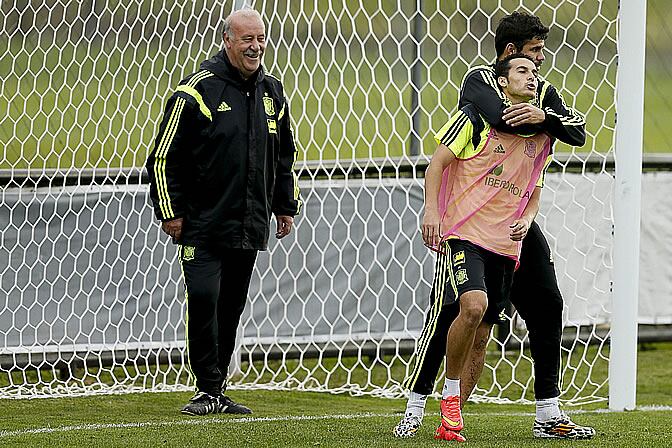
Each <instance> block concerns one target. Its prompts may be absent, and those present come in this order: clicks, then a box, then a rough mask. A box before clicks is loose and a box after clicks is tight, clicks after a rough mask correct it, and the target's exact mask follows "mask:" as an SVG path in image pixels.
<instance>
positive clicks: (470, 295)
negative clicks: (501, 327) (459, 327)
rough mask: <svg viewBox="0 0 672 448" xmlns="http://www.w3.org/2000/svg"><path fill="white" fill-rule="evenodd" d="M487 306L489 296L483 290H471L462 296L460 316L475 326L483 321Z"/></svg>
mask: <svg viewBox="0 0 672 448" xmlns="http://www.w3.org/2000/svg"><path fill="white" fill-rule="evenodd" d="M487 308H488V298H487V296H486V295H485V293H484V292H483V291H469V292H466V293H464V294H462V296H460V316H461V318H462V319H464V320H465V321H466V322H467V323H469V324H470V325H472V326H474V327H476V326H478V325H479V324H480V323H481V320H482V319H483V315H484V314H485V310H486V309H487Z"/></svg>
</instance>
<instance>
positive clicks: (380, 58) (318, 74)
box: [0, 0, 672, 169]
mask: <svg viewBox="0 0 672 448" xmlns="http://www.w3.org/2000/svg"><path fill="white" fill-rule="evenodd" d="M65 3H66V4H67V5H68V6H67V7H66V8H64V9H62V10H61V9H58V8H57V9H49V8H47V7H46V6H44V7H36V8H35V10H34V12H33V9H28V10H24V11H22V15H20V14H19V13H18V10H14V9H12V8H11V5H10V4H9V3H8V4H7V5H4V6H3V12H5V13H6V14H7V22H6V23H7V27H6V30H7V33H6V34H5V33H2V34H0V77H1V78H2V79H3V83H2V85H1V86H0V93H1V94H0V112H2V114H0V148H2V153H0V168H15V169H18V168H28V167H31V168H36V169H41V168H62V169H67V168H70V167H77V168H92V167H119V166H125V167H130V166H142V165H143V163H144V161H145V158H146V154H147V151H148V150H149V149H150V148H151V147H152V145H153V141H154V138H155V133H156V131H157V129H158V122H159V120H160V118H161V114H162V109H163V105H164V103H165V99H166V98H167V96H168V95H169V94H170V92H171V91H172V89H173V88H174V86H175V85H176V84H177V82H178V81H179V80H180V79H181V77H182V76H184V75H186V74H188V73H190V72H192V71H194V70H195V69H196V68H197V64H198V62H199V61H200V60H202V59H204V58H206V57H208V56H209V55H210V54H212V53H213V52H214V51H215V50H216V49H217V48H218V47H219V42H218V40H219V37H218V31H217V30H218V29H219V22H218V17H221V15H223V14H225V12H226V11H228V10H230V7H231V2H230V1H228V2H226V1H225V2H215V1H213V0H199V1H196V2H194V3H193V4H191V5H190V6H189V7H186V6H179V7H177V6H176V7H171V8H168V7H167V6H166V5H165V3H164V2H161V1H157V0H137V1H130V0H127V1H123V2H118V3H119V7H116V8H112V7H111V6H106V3H105V2H100V3H96V4H95V6H90V7H91V8H95V11H93V12H95V13H96V14H95V15H93V16H89V17H96V18H97V19H96V20H94V19H91V18H89V19H87V20H84V19H83V18H82V17H84V16H86V14H87V11H86V10H85V9H86V8H87V6H82V7H81V8H79V7H78V6H77V2H65ZM428 3H429V2H428ZM500 3H501V4H502V6H503V7H504V8H507V9H509V10H511V9H514V8H515V7H516V5H518V4H519V2H517V1H514V0H505V1H503V2H500ZM528 3H529V5H530V7H534V8H536V9H535V13H537V14H539V15H540V16H541V17H542V18H543V19H544V20H545V21H546V22H548V23H551V21H553V27H552V32H551V35H550V36H549V39H548V48H549V58H548V62H547V64H546V65H545V66H544V68H543V70H542V72H543V73H544V75H545V76H547V77H548V79H549V80H551V81H552V82H553V83H554V84H556V85H557V86H558V87H559V88H560V89H561V91H562V92H563V93H564V95H565V97H566V99H567V101H568V102H569V103H571V104H575V106H576V108H577V109H578V110H580V111H582V112H584V113H585V114H586V116H587V123H588V124H587V129H588V133H589V138H588V142H587V145H586V146H585V147H584V148H583V149H582V150H581V151H590V150H595V151H599V152H606V151H608V150H609V149H610V147H611V143H612V139H613V123H614V115H615V114H614V113H615V111H614V108H613V98H614V91H613V86H614V85H615V67H616V64H615V59H614V56H615V51H616V46H615V42H614V39H615V26H614V19H615V14H616V8H615V4H616V3H615V1H612V2H604V3H603V4H600V5H599V6H597V4H596V3H594V2H579V3H580V4H579V5H578V6H577V5H574V3H571V2H570V3H565V4H562V5H560V6H557V7H555V8H553V9H552V8H549V7H545V6H539V7H537V6H536V5H537V4H539V3H541V2H538V1H534V2H528ZM359 4H360V3H359V2H357V1H355V0H348V1H347V2H345V3H344V4H342V5H341V4H333V5H332V4H331V3H329V2H322V3H313V2H292V3H291V5H290V4H287V5H285V1H284V0H282V1H280V0H278V1H275V2H265V3H264V15H265V17H267V18H269V29H270V37H271V39H270V42H271V45H270V47H269V51H268V52H267V55H266V58H265V64H266V65H267V66H268V67H271V69H272V71H273V72H274V73H276V74H279V75H281V76H282V78H283V80H284V82H285V86H286V90H287V93H288V96H289V97H290V99H291V107H292V116H293V120H294V122H295V123H296V132H297V137H298V138H297V141H298V142H299V146H300V148H301V150H302V151H303V153H302V154H301V156H302V158H305V159H309V160H334V159H340V160H350V159H353V158H371V157H384V156H392V157H398V156H402V155H404V154H408V150H409V146H410V140H411V137H410V132H411V116H412V114H413V111H412V109H411V91H412V87H411V75H410V73H411V71H412V70H411V67H412V65H413V54H414V48H415V44H414V43H413V39H412V38H411V35H410V34H411V30H410V29H409V27H410V26H411V25H410V24H411V23H412V21H411V20H410V17H412V15H413V10H412V8H411V9H408V7H411V6H413V5H414V3H413V2H407V3H403V5H404V8H406V9H402V10H401V11H400V10H399V6H398V2H392V1H383V2H378V3H375V2H372V3H367V2H364V3H363V6H362V7H360V6H358V5H359ZM91 5H93V3H92V4H91ZM339 5H340V6H339ZM451 5H452V4H451ZM494 5H495V3H493V4H492V5H490V4H480V5H479V6H478V7H479V8H481V11H480V12H479V11H477V10H476V9H475V8H476V6H474V5H461V6H460V7H461V8H462V9H461V12H456V11H455V10H454V9H453V8H454V6H449V5H448V4H446V5H444V6H442V8H443V9H442V10H441V11H435V10H434V9H432V8H436V5H431V4H426V5H425V8H426V10H424V11H423V14H424V15H425V17H428V19H427V20H426V28H427V29H423V30H421V31H420V32H421V33H422V35H423V36H425V37H424V38H423V41H422V56H421V68H420V73H421V84H420V86H421V87H420V106H421V111H420V115H419V118H420V128H419V134H420V139H421V141H422V148H423V151H427V152H430V151H432V150H433V148H434V142H433V140H432V135H433V131H434V130H436V129H438V128H439V127H440V126H441V125H442V124H443V122H444V121H445V120H446V118H447V117H448V113H449V112H450V111H453V110H454V109H455V103H456V98H457V88H458V86H459V84H460V81H461V79H462V76H463V75H464V73H465V71H466V70H467V68H468V67H469V66H471V65H475V64H479V63H484V62H488V61H490V60H491V59H492V58H493V57H494V51H493V50H492V42H491V39H492V36H490V35H488V37H487V38H486V39H484V40H483V41H481V39H480V38H478V37H477V36H481V35H484V34H486V33H487V32H488V30H489V29H490V28H491V24H490V22H492V21H494V20H495V19H496V18H498V17H500V16H501V15H502V14H503V12H502V10H501V9H497V7H496V6H494ZM314 8H317V11H314ZM649 8H650V14H649V16H650V17H649V27H650V32H649V50H648V53H649V54H650V57H649V62H648V63H647V84H646V97H645V107H646V111H645V121H646V124H645V126H646V128H645V150H646V151H648V152H666V151H669V147H668V143H667V142H669V141H670V138H672V135H670V128H669V126H666V124H665V123H666V120H664V119H661V118H660V117H667V116H669V114H670V110H671V106H670V101H669V98H668V97H669V95H668V94H666V93H665V92H669V91H670V90H671V89H672V83H671V81H670V73H671V70H672V69H671V68H670V64H669V62H664V61H669V60H670V57H669V56H670V54H672V46H670V44H669V39H668V37H669V31H667V33H666V32H665V30H668V27H669V25H668V23H670V20H669V19H670V17H669V15H670V9H669V8H665V7H664V2H663V0H651V1H650V2H649ZM284 10H289V11H290V12H291V13H292V14H293V17H295V19H294V20H287V19H286V18H285V17H284V16H282V17H281V16H279V15H278V14H277V11H284ZM204 11H205V12H204ZM80 15H81V16H82V17H80ZM132 17H136V18H137V19H138V21H133V20H131V18H132ZM318 17H319V18H320V19H318ZM467 17H468V19H467ZM491 17H492V19H491ZM666 17H667V19H666ZM562 29H567V33H563V32H562V31H561V30H562ZM159 30H160V31H159ZM661 30H664V31H661ZM446 31H448V33H446ZM558 150H559V151H568V150H570V148H569V147H566V146H562V145H560V146H559V147H558Z"/></svg>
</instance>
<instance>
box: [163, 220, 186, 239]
mask: <svg viewBox="0 0 672 448" xmlns="http://www.w3.org/2000/svg"><path fill="white" fill-rule="evenodd" d="M183 221H184V219H183V218H175V219H171V220H170V221H163V222H162V223H161V230H163V231H164V232H165V233H166V234H167V235H169V236H171V237H172V238H174V239H175V240H176V241H179V240H180V237H181V236H182V222H183Z"/></svg>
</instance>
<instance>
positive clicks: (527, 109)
mask: <svg viewBox="0 0 672 448" xmlns="http://www.w3.org/2000/svg"><path fill="white" fill-rule="evenodd" d="M502 119H503V120H504V121H505V122H506V124H508V125H509V126H521V125H524V124H539V123H543V122H544V120H545V119H546V112H544V111H543V110H541V109H539V108H538V107H536V106H533V105H531V104H530V103H519V104H514V105H513V106H511V107H507V108H506V109H504V114H503V115H502Z"/></svg>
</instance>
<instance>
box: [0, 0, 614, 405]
mask: <svg viewBox="0 0 672 448" xmlns="http://www.w3.org/2000/svg"><path fill="white" fill-rule="evenodd" d="M250 3H252V5H253V6H255V7H256V8H257V9H258V10H259V11H260V12H261V13H262V16H263V17H264V19H265V21H266V22H267V29H268V33H269V42H270V43H269V49H268V51H267V53H266V56H265V65H266V67H267V68H268V69H269V71H270V72H272V73H274V74H276V75H277V76H279V77H280V78H281V79H282V80H283V81H284V85H285V90H286V92H287V94H288V97H289V101H290V105H291V114H292V120H293V122H294V123H295V132H296V138H297V141H298V143H299V146H300V148H301V159H302V160H301V161H300V162H301V163H300V164H299V166H300V175H301V179H302V181H301V187H302V191H303V195H304V199H305V203H306V208H305V212H304V215H303V216H301V217H300V218H299V219H298V223H297V227H296V233H295V234H293V235H292V236H291V237H289V238H288V239H285V240H283V242H282V243H274V244H272V247H271V250H270V252H269V253H263V254H260V257H259V260H258V263H257V267H256V268H255V276H254V278H253V282H252V287H251V291H250V303H249V305H248V307H247V309H246V312H245V314H244V316H243V324H242V330H241V335H242V339H241V343H242V346H241V349H240V354H241V362H240V364H239V365H238V369H239V370H238V374H237V375H236V376H234V378H233V381H232V385H233V386H235V387H269V388H286V387H289V388H296V389H307V390H329V391H349V392H351V393H373V394H377V395H385V396H395V395H399V394H401V393H402V390H401V388H400V383H401V381H402V380H403V379H404V377H405V375H406V374H407V373H408V370H409V368H410V365H409V362H410V357H411V356H410V355H411V352H412V350H413V348H414V341H415V339H416V338H417V337H418V336H419V333H420V331H421V329H422V324H423V319H424V313H425V311H426V309H427V307H428V295H429V289H430V280H431V278H432V275H433V259H432V258H433V257H432V255H431V254H430V253H428V252H427V251H426V250H425V249H424V248H423V247H422V244H421V241H420V238H419V236H418V232H417V229H418V223H419V219H420V212H421V209H422V197H423V195H422V179H421V173H422V172H423V171H424V166H425V164H426V163H427V161H428V157H430V156H431V153H432V151H433V149H434V147H435V144H434V142H433V140H432V135H433V133H434V131H435V130H437V129H438V128H439V127H440V126H441V125H442V124H443V123H444V122H445V121H446V120H447V119H448V117H449V114H450V113H452V112H454V111H455V110H456V105H457V95H458V88H459V85H460V82H461V79H462V77H463V75H464V73H465V72H466V70H467V69H468V67H470V66H473V65H476V64H483V63H489V62H490V61H492V60H494V57H495V54H494V48H493V47H494V44H493V40H494V32H493V30H494V28H495V26H496V24H497V21H498V20H499V18H501V17H502V16H503V15H504V14H506V13H509V12H512V11H514V10H516V9H526V10H528V11H530V12H533V13H535V14H537V15H539V16H540V17H541V18H542V20H543V21H544V23H546V24H547V25H549V26H550V28H551V33H550V35H549V38H548V40H547V48H548V53H549V58H548V60H547V62H546V64H545V65H544V67H543V68H542V72H543V74H544V76H545V77H546V78H547V79H548V80H549V81H550V82H552V83H553V84H554V85H555V86H556V87H557V88H558V89H559V91H560V92H561V93H562V94H563V96H564V98H565V101H566V102H567V103H568V104H569V105H570V106H573V107H575V108H576V109H578V110H579V111H581V112H583V113H585V115H586V118H587V123H588V125H587V130H588V142H587V144H586V146H585V147H584V148H581V149H578V150H575V149H572V148H568V147H566V146H564V145H558V147H557V148H556V151H558V153H557V159H558V160H559V162H560V163H559V164H558V165H556V166H555V172H552V173H549V175H548V178H547V179H548V180H547V186H546V188H545V193H544V197H543V200H542V202H543V205H542V211H541V215H540V218H539V222H540V224H542V227H544V228H545V229H546V230H547V232H546V234H547V235H548V236H549V242H550V243H551V246H552V248H553V249H554V253H555V260H556V270H557V273H558V277H559V281H560V285H561V289H562V291H563V294H564V297H565V301H566V308H565V322H566V325H567V329H566V331H565V339H564V343H565V348H564V351H563V385H562V390H563V396H562V398H564V399H567V400H570V401H571V402H573V403H578V402H585V401H594V400H600V399H604V398H605V397H606V380H607V378H606V376H607V373H606V364H607V362H608V351H607V348H606V346H605V340H606V339H605V338H606V336H607V334H608V329H609V311H608V310H609V306H608V301H609V297H610V291H609V288H610V275H611V274H610V273H611V259H610V257H611V244H612V243H611V222H612V218H611V197H610V195H611V193H610V192H611V175H610V174H609V173H608V172H607V168H606V167H607V165H606V161H607V160H608V158H609V157H611V154H612V140H613V132H614V127H613V123H614V110H615V109H614V90H615V87H614V86H615V69H616V17H617V4H616V3H617V2H616V1H615V0H614V1H609V2H594V1H588V0H586V1H583V0H576V1H571V2H569V1H568V2H556V1H550V0H530V1H522V0H520V1H514V0H511V1H508V0H499V1H493V2H461V1H459V2H457V5H456V6H454V5H452V3H451V4H450V5H448V4H447V2H439V1H434V2H430V1H427V0H425V1H417V2H410V1H400V0H399V1H378V2H367V1H360V0H348V1H345V2H318V1H317V0H314V1H307V0H306V1H292V2H289V1H270V2H269V1H267V2H250ZM448 3H450V2H448ZM233 7H234V4H233V2H231V1H219V0H218V1H215V0H207V1H204V0H200V1H193V2H175V3H174V4H168V3H166V2H162V1H153V0H122V1H114V2H112V1H103V0H95V1H94V0H90V1H85V2H74V1H65V0H45V1H22V0H10V1H5V2H2V31H1V32H0V33H1V34H0V49H1V50H2V51H1V52H0V73H1V74H2V79H3V82H2V83H1V84H0V93H1V94H0V110H1V111H2V112H3V113H2V114H1V115H0V125H1V126H0V146H1V148H2V153H1V157H0V169H2V174H3V179H4V182H5V185H6V187H4V188H3V190H2V204H1V205H0V237H1V238H2V246H1V247H0V252H2V256H0V276H1V277H0V289H1V294H0V360H1V364H0V395H1V396H8V397H19V396H34V395H58V394H73V393H92V392H96V391H108V392H117V391H120V392H122V391H132V390H175V389H183V388H186V387H190V386H191V382H190V381H191V380H190V379H189V376H188V373H187V368H186V365H184V363H183V362H184V356H185V354H184V324H183V300H182V292H181V281H180V273H179V267H178V266H177V263H176V262H175V250H174V248H173V247H172V245H171V244H170V243H168V242H167V241H166V239H165V238H163V237H162V235H161V234H160V231H159V226H158V225H157V224H156V222H154V220H153V216H152V213H151V210H150V208H149V202H148V198H147V187H146V185H143V184H142V183H141V176H140V175H139V171H138V169H137V168H138V167H142V166H143V164H144V161H145V158H146V155H147V153H148V151H149V149H150V148H151V145H152V144H153V139H154V137H155V135H156V132H157V130H158V123H159V121H160V118H161V113H162V109H163V105H164V102H165V99H167V97H168V95H170V93H171V92H172V89H174V87H175V86H176V85H177V83H178V82H179V80H180V79H182V78H183V77H185V76H186V75H187V74H189V73H191V72H193V71H194V70H195V69H196V68H197V65H198V63H199V62H200V61H201V60H203V59H205V58H207V57H209V56H210V55H211V54H213V53H214V52H215V51H217V50H218V49H219V46H220V32H221V19H222V18H223V17H224V16H226V15H227V14H228V13H229V12H230V11H231V10H232V9H233ZM577 151H578V152H577ZM593 161H597V164H596V165H597V167H598V168H597V169H596V170H591V169H590V167H589V165H590V163H593ZM120 168H123V169H121V170H120ZM128 168H135V169H134V170H128ZM101 184H107V185H101ZM110 184H114V185H110ZM66 185H67V186H66ZM495 336H497V337H495V338H493V341H492V342H491V343H490V346H489V349H490V352H491V354H490V356H489V357H488V364H487V368H486V369H485V371H484V376H483V380H482V382H481V383H480V385H479V388H478V389H477V397H476V398H481V399H487V400H501V399H512V400H522V399H530V398H532V390H531V389H532V387H531V385H532V381H531V379H530V378H531V377H530V375H531V359H530V357H529V352H528V350H527V348H525V346H526V332H525V329H524V326H523V325H522V324H521V322H520V320H519V319H516V318H514V319H513V320H512V321H511V325H510V326H509V329H508V331H507V329H503V330H500V331H498V332H497V334H496V335H495Z"/></svg>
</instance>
